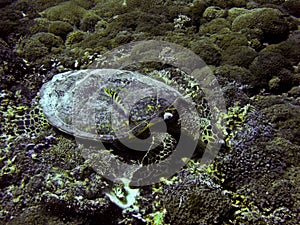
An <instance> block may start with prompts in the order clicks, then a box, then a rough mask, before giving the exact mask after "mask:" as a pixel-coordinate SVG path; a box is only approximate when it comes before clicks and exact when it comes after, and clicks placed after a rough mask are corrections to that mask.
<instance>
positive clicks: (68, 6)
mask: <svg viewBox="0 0 300 225" xmlns="http://www.w3.org/2000/svg"><path fill="white" fill-rule="evenodd" d="M88 13H89V12H88V10H86V9H85V8H83V7H82V4H80V2H78V1H75V0H72V1H67V2H63V3H61V4H59V5H56V6H53V7H51V8H48V9H46V10H45V11H43V12H41V15H42V16H43V17H45V18H47V19H48V20H52V21H57V20H60V21H64V22H68V23H70V24H73V25H75V24H76V25H78V24H79V22H80V20H81V19H82V18H83V17H84V16H85V15H86V14H88Z"/></svg>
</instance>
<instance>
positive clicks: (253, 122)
mask: <svg viewBox="0 0 300 225" xmlns="http://www.w3.org/2000/svg"><path fill="white" fill-rule="evenodd" d="M299 4H300V3H299V0H285V1H283V0H251V1H250V0H249V1H248V0H229V1H224V0H175V1H173V0H172V1H170V0H167V1H163V0H151V1H147V0H143V1H138V0H126V1H124V0H114V1H112V0H89V1H86V0H69V1H65V0H36V1H30V0H15V1H12V0H2V1H1V2H0V7H1V12H0V30H1V34H0V59H1V60H0V102H1V103H0V109H1V110H0V196H1V201H0V223H1V224H12V225H15V224H37V223H39V224H70V225H71V224H90V225H93V224H105V225H107V224H137V225H139V224H166V225H167V224H170V225H171V224H291V225H292V224H298V223H299V221H300V218H299V208H300V207H299V202H300V196H299V187H300V183H299V180H300V179H299V174H300V171H299V163H300V161H299V159H300V155H299V152H300V147H299V146H300V139H299V137H300V130H299V127H300V118H299V115H300V103H299V100H300V74H299V71H300V54H299V52H300V32H299V25H300V20H299V15H300V13H299V12H300V11H299V9H300V5H299ZM149 39H154V40H164V41H169V42H173V43H177V44H179V45H181V46H184V47H186V48H189V49H190V50H192V51H194V52H195V53H196V54H197V55H199V56H200V57H202V58H203V59H204V61H205V62H206V63H207V64H209V67H210V68H211V69H212V71H213V73H214V75H215V76H216V77H217V80H218V82H219V84H220V85H221V87H222V91H223V94H224V97H225V100H226V107H227V110H228V112H227V114H224V115H222V117H223V118H224V119H225V121H224V126H222V131H223V133H224V142H223V144H222V146H221V149H220V151H219V153H218V155H217V157H216V159H215V160H214V161H213V162H212V163H211V164H209V165H200V163H199V161H200V160H201V153H202V152H196V153H195V155H194V156H193V158H192V159H191V160H189V161H188V160H187V161H186V162H187V165H186V166H185V167H184V168H181V169H180V170H179V171H178V172H177V173H176V174H174V176H172V177H169V178H162V181H161V182H160V183H158V184H155V185H153V186H145V187H139V188H137V187H130V186H129V185H128V184H127V183H126V181H125V182H124V184H123V186H122V184H121V185H119V186H118V184H114V183H112V182H111V181H109V180H107V179H105V178H103V177H101V176H100V175H99V174H97V173H96V172H95V171H94V169H93V168H91V167H89V166H88V162H86V161H85V159H84V158H83V156H82V154H81V149H80V148H78V145H77V143H76V141H75V140H74V138H73V137H71V136H68V135H67V134H65V133H63V132H61V131H59V130H57V129H55V128H53V127H52V126H50V125H49V124H48V123H47V121H46V120H45V118H44V115H43V114H42V113H41V111H40V107H39V106H38V100H39V90H40V87H41V86H42V84H43V83H45V82H47V81H49V80H50V79H51V78H52V77H53V76H54V74H57V73H60V72H64V71H69V70H79V69H85V68H88V67H89V65H91V64H92V63H93V61H94V60H95V59H97V58H99V57H100V56H101V55H102V54H104V53H105V52H107V51H109V50H110V49H112V48H114V47H117V46H120V45H122V44H126V43H129V42H131V41H139V40H149ZM184 60H189V59H184ZM142 67H143V70H142V72H145V71H146V72H149V71H160V72H162V71H168V69H169V68H168V65H156V64H155V63H153V64H147V65H142ZM132 68H133V69H137V67H134V66H133V67H132ZM178 79H180V76H178V77H176V80H178ZM186 87H187V88H190V87H189V86H188V84H187V86H186ZM206 122H207V121H206ZM206 125H207V127H209V123H208V124H206ZM204 136H205V135H204ZM204 138H205V137H204ZM201 147H203V146H201ZM201 149H202V148H201ZM201 149H200V150H201ZM183 160H186V159H183ZM107 193H110V194H112V195H111V197H109V195H107ZM132 196H134V198H130V197H132ZM126 200H130V203H132V204H126Z"/></svg>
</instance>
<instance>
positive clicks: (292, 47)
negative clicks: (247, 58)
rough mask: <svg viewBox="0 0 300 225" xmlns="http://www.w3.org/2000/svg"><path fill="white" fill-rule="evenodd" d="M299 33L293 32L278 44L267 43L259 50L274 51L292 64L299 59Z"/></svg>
mask: <svg viewBox="0 0 300 225" xmlns="http://www.w3.org/2000/svg"><path fill="white" fill-rule="evenodd" d="M298 34H300V33H297V32H294V33H293V34H291V36H290V37H289V38H288V39H287V40H285V41H282V42H280V43H278V44H271V45H268V46H267V47H266V48H265V49H263V50H262V51H261V52H275V53H279V54H281V55H282V56H284V57H285V58H287V59H288V60H289V61H290V62H291V64H292V65H297V63H298V62H299V61H300V54H299V52H300V35H298Z"/></svg>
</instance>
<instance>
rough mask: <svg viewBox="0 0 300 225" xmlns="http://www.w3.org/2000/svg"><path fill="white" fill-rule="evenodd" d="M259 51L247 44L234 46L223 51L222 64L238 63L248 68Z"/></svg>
mask: <svg viewBox="0 0 300 225" xmlns="http://www.w3.org/2000/svg"><path fill="white" fill-rule="evenodd" d="M256 56H257V52H256V51H255V50H254V49H253V48H251V47H247V46H232V47H228V48H227V49H225V50H224V51H223V52H222V64H228V65H236V66H242V67H245V68H248V67H249V66H250V64H251V63H252V61H253V60H254V58H255V57H256Z"/></svg>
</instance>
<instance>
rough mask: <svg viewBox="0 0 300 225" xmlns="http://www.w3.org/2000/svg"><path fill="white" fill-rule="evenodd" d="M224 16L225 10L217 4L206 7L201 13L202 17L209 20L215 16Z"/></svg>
mask: <svg viewBox="0 0 300 225" xmlns="http://www.w3.org/2000/svg"><path fill="white" fill-rule="evenodd" d="M225 16H226V10H224V9H221V8H219V7H217V6H210V7H207V8H206V10H205V11H204V13H203V18H205V19H206V20H208V21H210V20H213V19H216V18H222V17H225Z"/></svg>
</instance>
